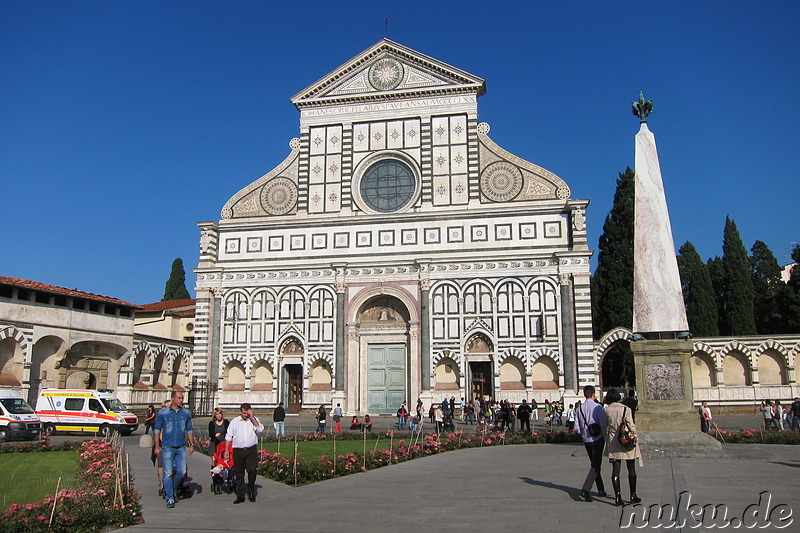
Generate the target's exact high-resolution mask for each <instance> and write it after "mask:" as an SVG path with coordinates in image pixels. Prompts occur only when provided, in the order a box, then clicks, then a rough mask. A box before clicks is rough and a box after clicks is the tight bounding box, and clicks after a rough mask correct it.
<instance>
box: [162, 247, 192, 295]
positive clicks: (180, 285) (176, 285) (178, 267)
mask: <svg viewBox="0 0 800 533" xmlns="http://www.w3.org/2000/svg"><path fill="white" fill-rule="evenodd" d="M189 298H191V296H189V291H187V290H186V271H185V270H184V269H183V260H182V259H181V258H180V257H178V258H177V259H175V261H173V262H172V271H171V272H170V273H169V279H168V280H167V284H166V286H165V287H164V297H163V298H161V301H162V302H166V301H167V300H186V299H189Z"/></svg>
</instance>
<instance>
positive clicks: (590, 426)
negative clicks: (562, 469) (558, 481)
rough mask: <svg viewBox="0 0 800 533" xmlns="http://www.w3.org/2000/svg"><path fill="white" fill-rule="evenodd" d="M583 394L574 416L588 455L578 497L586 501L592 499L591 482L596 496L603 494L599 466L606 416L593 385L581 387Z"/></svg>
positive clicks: (601, 457)
mask: <svg viewBox="0 0 800 533" xmlns="http://www.w3.org/2000/svg"><path fill="white" fill-rule="evenodd" d="M583 396H584V398H586V400H585V401H584V402H583V403H582V404H581V406H580V408H579V409H578V412H577V414H576V417H575V421H576V422H577V424H578V433H580V434H581V438H582V439H583V445H584V447H585V448H586V453H587V454H588V455H589V463H590V467H589V473H588V474H586V479H585V480H584V481H583V487H581V494H580V497H581V498H582V499H583V500H584V501H587V502H590V501H592V496H591V495H590V494H589V489H591V488H592V484H594V483H596V484H597V494H598V496H601V497H603V496H605V495H606V490H605V486H604V484H603V478H602V476H601V474H600V468H601V466H602V461H603V449H604V448H605V443H606V439H605V434H606V426H607V422H606V416H605V413H604V412H603V406H601V405H600V404H599V403H597V396H596V392H595V388H594V386H593V385H586V386H585V387H583Z"/></svg>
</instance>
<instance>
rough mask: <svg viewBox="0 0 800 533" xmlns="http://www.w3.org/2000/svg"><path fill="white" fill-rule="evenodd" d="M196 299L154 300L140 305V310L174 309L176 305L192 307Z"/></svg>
mask: <svg viewBox="0 0 800 533" xmlns="http://www.w3.org/2000/svg"><path fill="white" fill-rule="evenodd" d="M196 303H197V300H190V299H185V300H167V301H166V302H156V303H152V304H146V305H142V306H140V307H141V308H142V311H145V312H147V311H165V310H167V309H175V308H176V307H194V306H195V304H196Z"/></svg>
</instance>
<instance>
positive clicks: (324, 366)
mask: <svg viewBox="0 0 800 533" xmlns="http://www.w3.org/2000/svg"><path fill="white" fill-rule="evenodd" d="M310 378H311V379H310V381H311V383H310V385H309V387H308V390H311V391H330V390H333V373H332V372H331V367H330V365H329V364H328V362H327V361H325V360H322V359H320V360H318V361H316V362H315V363H314V364H313V365H311V375H310Z"/></svg>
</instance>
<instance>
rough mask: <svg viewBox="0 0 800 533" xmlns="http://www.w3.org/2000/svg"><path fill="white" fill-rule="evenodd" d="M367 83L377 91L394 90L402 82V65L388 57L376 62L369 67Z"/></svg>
mask: <svg viewBox="0 0 800 533" xmlns="http://www.w3.org/2000/svg"><path fill="white" fill-rule="evenodd" d="M367 75H368V77H369V83H370V85H372V86H373V87H374V88H375V89H377V90H379V91H390V90H392V89H395V88H396V87H397V86H398V85H400V82H401V81H403V65H402V63H400V62H399V61H396V60H394V59H392V58H390V57H384V58H382V59H379V60H377V61H376V62H375V63H373V64H372V66H371V67H369V72H368V74H367Z"/></svg>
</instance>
